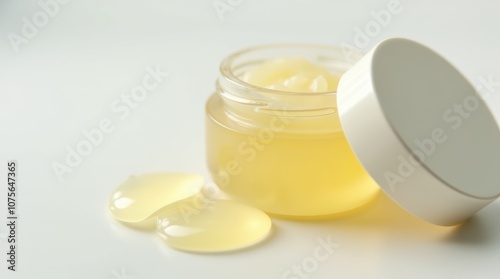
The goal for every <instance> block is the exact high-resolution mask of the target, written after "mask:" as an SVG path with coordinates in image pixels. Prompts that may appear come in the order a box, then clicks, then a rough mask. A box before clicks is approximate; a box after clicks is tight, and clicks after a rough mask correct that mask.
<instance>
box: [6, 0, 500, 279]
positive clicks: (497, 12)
mask: <svg viewBox="0 0 500 279" xmlns="http://www.w3.org/2000/svg"><path fill="white" fill-rule="evenodd" d="M41 2H43V3H45V2H47V0H41ZM220 2H221V3H227V2H226V0H221V1H220ZM213 3H214V1H213V0H203V1H194V0H189V1H180V0H179V1H160V0H156V1H123V0H122V1H120V0H100V1H98V0H72V1H69V3H68V4H64V5H62V4H61V5H60V6H59V11H57V12H56V13H55V14H54V16H53V17H50V18H49V20H48V22H47V23H46V24H45V25H43V26H41V27H40V28H38V31H37V32H36V34H34V36H33V37H32V38H27V39H26V41H25V43H21V44H20V45H18V46H17V48H18V52H17V53H16V47H13V44H12V43H11V42H10V40H9V34H10V33H11V32H12V33H15V34H17V35H19V36H22V27H23V24H24V23H23V17H26V18H27V19H28V20H30V21H31V22H33V16H34V15H36V14H37V13H39V12H40V11H43V10H42V9H41V7H40V5H39V4H38V2H37V1H21V0H1V1H0V185H3V186H1V187H0V189H3V190H1V191H0V212H1V213H0V216H6V214H7V212H6V192H7V190H6V187H7V185H6V171H7V166H6V162H7V160H10V159H15V160H17V161H18V165H19V173H18V174H19V192H18V194H19V203H18V215H19V218H20V219H19V220H18V222H19V227H18V229H19V231H18V241H19V250H18V266H17V268H18V271H17V272H15V273H14V272H11V271H7V265H6V262H5V253H6V248H7V243H6V239H5V237H6V234H7V228H6V226H5V225H2V226H0V251H1V254H0V259H1V262H2V263H0V277H1V278H55V279H57V278H112V279H124V278H125V279H132V278H135V279H147V278H282V275H283V274H284V272H286V271H287V270H289V269H290V268H291V267H292V266H293V265H302V263H303V262H304V261H306V262H307V261H310V258H308V257H312V256H314V250H315V249H316V247H318V243H317V238H321V239H325V240H326V239H327V238H328V237H331V239H332V241H334V242H336V243H338V244H339V245H340V246H339V247H338V248H336V249H335V250H334V252H333V253H332V254H331V255H329V257H328V259H327V260H326V261H323V262H320V263H319V264H318V265H317V267H315V268H314V270H312V271H311V272H310V273H308V274H307V276H308V278H449V279H452V278H457V279H462V278H498V277H499V276H500V275H499V274H500V265H499V258H500V220H499V218H498V216H499V214H500V202H495V203H493V204H491V205H490V206H488V207H487V208H486V209H484V210H482V211H481V212H480V213H479V214H477V216H476V217H474V218H473V219H472V220H470V222H468V223H467V224H465V225H464V226H462V227H461V228H459V229H456V228H443V227H436V226H433V225H430V224H427V223H425V222H423V221H420V220H418V219H416V218H415V217H413V216H411V215H409V214H407V213H406V212H404V211H403V210H402V209H400V208H398V207H397V206H396V205H394V204H393V203H392V202H391V201H389V200H387V198H385V197H384V196H383V195H381V196H380V197H379V198H378V199H377V200H376V201H375V202H374V203H373V204H371V205H370V206H368V207H366V208H365V209H364V210H362V211H360V212H359V213H357V214H354V215H351V216H348V217H344V218H338V219H333V220H326V221H316V222H291V221H284V220H273V222H274V231H273V234H272V235H271V237H270V238H269V239H268V240H267V241H266V242H264V243H263V244H261V245H259V246H256V247H253V248H251V249H246V250H243V251H238V252H234V253H225V254H216V255H211V254H208V255H207V254H190V253H184V252H179V251H176V250H172V249H170V248H168V247H166V246H165V245H164V244H163V243H162V242H161V240H160V239H158V238H157V237H156V236H155V235H154V234H149V233H145V232H138V231H133V230H129V229H127V228H124V227H123V226H120V225H119V224H117V223H115V222H114V221H113V220H112V219H111V218H110V216H109V214H108V212H107V210H106V201H107V198H108V196H109V194H110V192H111V191H112V189H113V188H114V187H115V186H117V185H118V184H119V183H120V182H122V181H123V180H125V179H126V178H127V177H128V176H129V175H131V174H140V173H148V172H157V171H182V172H195V173H202V174H204V175H207V177H208V173H207V170H206V167H205V162H204V103H205V100H206V99H207V97H208V96H209V95H210V94H211V92H213V90H214V81H215V79H216V77H217V75H218V65H219V62H220V61H221V60H222V59H223V57H225V56H226V55H227V54H229V53H231V52H233V51H235V50H238V49H241V48H245V47H248V46H253V45H258V44H264V43H273V42H306V43H323V44H342V43H346V44H349V45H352V46H356V47H360V48H361V49H362V50H365V51H366V50H369V49H370V48H371V47H372V46H373V45H375V44H376V43H377V42H379V41H380V40H382V39H384V38H388V37H395V36H401V37H407V38H411V39H415V40H418V41H420V42H422V43H424V44H427V45H429V46H430V47H432V48H434V49H435V50H437V51H438V52H440V53H442V54H443V55H444V56H445V57H447V58H448V59H449V60H450V61H451V62H452V63H453V64H455V65H456V66H457V67H458V68H459V69H460V70H461V71H462V72H463V73H464V74H465V75H466V76H467V77H468V78H469V79H470V80H471V82H473V83H474V84H477V85H479V84H481V80H483V82H484V80H490V84H489V87H487V86H485V85H483V86H482V89H483V90H490V91H486V92H489V93H491V94H490V97H489V98H487V100H486V101H487V102H488V104H489V105H490V106H491V107H492V109H493V110H494V112H495V114H496V115H497V116H498V115H500V97H499V95H500V94H499V91H500V85H499V84H496V83H493V85H492V83H491V81H497V80H498V81H500V68H499V66H498V65H499V63H498V61H500V51H498V50H499V49H500V32H499V31H498V30H499V29H498V26H499V18H500V2H498V1H493V0H476V1H451V0H449V1H431V0H424V1H410V0H400V5H401V9H402V10H401V12H400V13H398V14H393V15H392V18H391V20H390V22H389V24H387V26H385V27H382V28H381V30H380V32H374V33H372V35H371V36H370V37H369V38H368V39H369V40H368V42H367V44H366V45H359V44H357V45H356V41H355V35H356V32H357V31H356V28H360V29H361V30H363V29H364V28H365V27H366V26H367V25H368V24H370V21H372V20H373V15H372V14H371V13H372V12H378V11H380V10H382V9H386V7H387V3H388V1H387V0H377V1H326V0H324V1H298V0H297V1H285V0H283V1H269V0H252V1H251V0H242V1H236V0H233V1H229V3H230V4H231V3H232V4H233V6H234V7H232V9H231V10H228V11H226V12H224V13H222V14H221V13H219V14H218V13H217V11H216V10H215V9H214V6H213ZM375 31H378V30H375ZM155 65H159V67H160V68H161V69H162V70H164V71H168V72H169V73H170V76H169V77H168V78H166V79H165V81H164V82H163V83H162V84H161V85H160V87H158V88H157V89H156V90H154V91H152V92H151V93H150V94H149V95H148V97H147V98H146V99H145V100H144V101H143V102H140V103H139V104H138V107H137V108H136V109H134V110H132V111H131V113H130V114H129V115H128V116H127V117H125V118H124V119H120V118H119V117H118V116H119V115H118V114H117V113H115V112H113V111H112V110H111V104H112V103H113V102H114V101H116V100H119V98H120V96H121V95H122V94H130V91H131V89H132V88H133V87H134V86H136V85H139V84H140V83H141V80H142V78H143V77H144V76H145V75H146V68H147V67H150V66H153V67H154V66H155ZM104 118H110V119H111V120H112V121H113V125H114V130H113V132H112V133H110V134H107V135H106V136H105V138H104V140H103V142H102V143H101V144H100V145H98V146H96V147H94V149H93V150H92V152H91V153H90V155H88V156H87V157H85V158H84V159H83V161H82V162H81V164H79V165H78V166H77V167H75V168H73V172H72V173H66V174H64V175H63V177H62V181H59V180H58V178H57V176H56V175H55V174H54V171H53V169H52V164H53V163H54V162H60V163H64V160H65V156H66V154H67V150H66V148H67V146H69V147H73V148H74V147H75V146H76V145H77V144H78V143H79V142H80V141H81V140H83V139H84V136H83V135H82V131H83V130H90V129H95V128H96V127H97V126H98V123H99V121H101V120H102V119H104ZM4 218H5V217H2V220H5V219H4ZM5 222H6V221H5ZM3 223H4V221H2V224H3ZM302 277H303V278H306V276H302ZM287 278H293V277H287ZM295 278H300V276H298V277H295Z"/></svg>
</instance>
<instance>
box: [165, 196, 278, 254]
mask: <svg viewBox="0 0 500 279" xmlns="http://www.w3.org/2000/svg"><path fill="white" fill-rule="evenodd" d="M271 226H272V223H271V219H270V218H269V216H267V215H266V214H265V213H264V212H262V211H260V210H258V209H256V208H253V207H250V206H247V205H244V204H241V203H238V202H234V201H229V200H204V201H202V202H200V199H199V198H197V197H191V198H188V199H185V200H182V201H178V202H176V203H173V204H171V205H169V206H168V207H166V208H165V209H164V210H162V212H160V213H159V214H158V221H157V233H158V235H159V236H160V237H161V238H163V240H164V241H165V242H166V244H167V245H169V246H171V247H173V248H175V249H178V250H184V251H190V252H202V253H210V252H225V251H231V250H236V249H241V248H245V247H248V246H251V245H254V244H256V243H258V242H260V241H262V240H264V239H265V238H266V237H267V236H268V234H269V232H270V230H271Z"/></svg>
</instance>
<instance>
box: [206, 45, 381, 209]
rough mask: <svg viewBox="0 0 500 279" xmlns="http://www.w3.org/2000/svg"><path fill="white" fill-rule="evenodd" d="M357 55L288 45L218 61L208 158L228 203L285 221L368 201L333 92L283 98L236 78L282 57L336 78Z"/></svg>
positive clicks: (369, 189)
mask: <svg viewBox="0 0 500 279" xmlns="http://www.w3.org/2000/svg"><path fill="white" fill-rule="evenodd" d="M361 56H362V55H361V53H357V52H354V51H351V50H349V51H348V52H346V51H345V49H343V48H341V47H335V46H318V45H300V44H287V45H269V46H260V47H254V48H250V49H246V50H243V51H240V52H237V53H235V54H232V55H230V56H229V57H227V58H226V59H224V60H223V61H222V63H221V66H220V72H221V76H220V77H219V79H218V81H217V83H216V92H215V93H214V94H213V95H212V96H211V97H210V98H209V100H208V101H207V105H206V113H207V117H206V155H207V162H208V167H209V170H210V173H211V175H212V178H213V179H214V181H215V182H216V183H217V185H218V186H219V187H220V188H221V189H222V190H223V191H224V192H225V193H226V194H228V195H229V196H230V197H232V198H234V199H237V200H241V201H243V202H246V203H249V204H251V205H253V206H255V207H257V208H259V209H261V210H263V211H265V212H267V213H269V214H273V215H280V216H288V217H306V218H308V217H315V216H325V215H332V214H337V213H341V212H346V211H349V210H352V209H355V208H358V207H360V206H362V205H364V204H366V203H367V202H368V201H370V200H371V199H372V198H373V197H374V196H375V195H376V194H377V193H378V191H379V187H378V186H377V185H376V183H375V182H374V181H373V180H372V179H371V177H370V176H369V175H368V174H367V173H366V172H365V170H364V169H363V167H362V166H361V164H360V163H359V162H358V160H357V159H356V157H355V155H354V153H353V152H352V150H351V148H350V146H349V144H348V142H347V140H346V138H345V136H344V133H343V131H342V127H341V125H340V120H339V117H338V114H337V109H336V92H335V91H333V92H325V93H292V92H283V91H278V90H272V89H267V88H263V87H258V86H254V85H251V84H248V83H246V82H244V81H242V80H241V79H240V78H239V77H241V76H242V75H243V74H244V73H245V72H246V71H247V70H248V69H250V68H252V67H254V66H256V65H258V64H260V63H262V62H264V61H266V60H269V59H274V58H281V57H303V58H305V59H307V60H309V61H310V62H312V63H315V64H317V65H320V66H323V67H326V68H328V69H329V70H330V71H331V73H332V74H334V75H338V77H340V76H341V75H342V74H343V73H344V72H345V71H346V70H347V69H349V68H350V67H351V66H352V65H353V64H354V63H355V62H356V61H357V60H358V59H359V58H361Z"/></svg>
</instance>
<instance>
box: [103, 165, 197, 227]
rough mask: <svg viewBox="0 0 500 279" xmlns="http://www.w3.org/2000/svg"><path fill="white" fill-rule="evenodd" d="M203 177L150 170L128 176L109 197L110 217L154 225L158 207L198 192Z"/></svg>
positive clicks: (134, 224) (128, 223)
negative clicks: (145, 172) (148, 172)
mask: <svg viewBox="0 0 500 279" xmlns="http://www.w3.org/2000/svg"><path fill="white" fill-rule="evenodd" d="M203 181H204V179H203V177H202V176H201V175H196V174H184V173H152V174H144V175H137V176H131V177H129V178H128V179H127V180H126V181H125V182H123V183H122V184H120V185H119V186H118V187H117V188H116V189H115V190H114V191H113V192H112V193H111V197H110V198H109V204H108V206H109V211H110V212H111V215H112V216H113V218H115V219H116V220H118V221H121V222H124V223H126V224H127V225H130V226H133V227H137V228H144V229H148V228H149V229H154V228H155V225H156V215H155V213H156V212H157V211H158V210H160V209H161V208H163V207H165V206H167V205H169V204H170V203H173V202H176V201H178V200H182V199H185V198H188V197H190V196H193V195H196V194H198V192H199V191H200V190H201V188H202V186H203Z"/></svg>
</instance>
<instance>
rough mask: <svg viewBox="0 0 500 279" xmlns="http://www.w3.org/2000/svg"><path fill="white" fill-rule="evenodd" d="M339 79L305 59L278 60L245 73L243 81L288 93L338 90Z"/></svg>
mask: <svg viewBox="0 0 500 279" xmlns="http://www.w3.org/2000/svg"><path fill="white" fill-rule="evenodd" d="M339 79H340V78H339V77H338V76H336V75H333V74H331V73H330V71H328V69H327V68H325V67H322V66H319V65H316V64H313V63H311V62H309V61H308V60H306V59H305V58H301V57H296V58H291V57H287V58H277V59H272V60H269V61H265V62H264V63H261V64H259V65H257V66H255V67H254V68H252V69H250V70H248V71H247V72H245V74H244V75H243V77H242V80H243V81H245V82H247V83H250V84H253V85H257V86H261V87H266V88H269V89H274V90H281V91H286V92H299V93H310V92H328V91H335V90H337V85H338V83H339Z"/></svg>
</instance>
